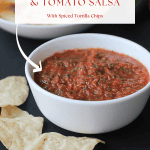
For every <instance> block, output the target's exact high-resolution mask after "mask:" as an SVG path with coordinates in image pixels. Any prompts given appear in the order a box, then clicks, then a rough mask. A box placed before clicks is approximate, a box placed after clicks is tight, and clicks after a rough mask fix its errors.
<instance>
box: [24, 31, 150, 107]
mask: <svg viewBox="0 0 150 150" xmlns="http://www.w3.org/2000/svg"><path fill="white" fill-rule="evenodd" d="M99 35H100V36H105V37H106V36H107V37H113V38H116V39H120V40H124V41H127V42H130V43H131V44H134V45H137V46H139V47H140V48H142V49H143V50H145V51H146V52H148V53H149V55H150V52H149V51H148V50H147V49H145V48H144V47H142V46H141V45H139V44H137V43H136V42H133V41H131V40H128V39H126V38H122V37H119V36H115V35H109V34H99V33H94V34H93V33H81V34H72V35H67V36H62V37H58V38H55V39H53V40H50V41H48V42H45V43H43V44H42V45H40V46H39V47H37V48H36V49H35V50H34V51H33V52H32V53H31V54H30V55H29V58H31V57H32V56H34V54H35V53H36V52H37V51H38V50H40V49H41V48H42V47H43V46H45V45H47V44H51V42H56V41H57V40H63V39H65V38H70V37H74V36H85V37H86V36H99ZM114 51H115V50H114ZM140 62H141V61H140ZM141 63H142V62H141ZM142 64H143V63H142ZM29 65H30V64H29V63H28V62H27V61H26V64H25V74H26V77H27V79H28V82H29V83H30V84H32V85H33V86H34V87H36V88H37V90H38V91H41V92H42V93H43V94H44V95H47V96H49V97H55V98H56V99H57V100H61V101H63V102H67V103H74V104H84V105H92V106H95V105H99V104H100V105H105V104H114V103H120V102H124V101H128V100H130V99H131V98H134V97H135V96H139V95H141V94H142V93H143V92H144V91H145V90H147V89H148V88H149V89H150V81H149V83H148V84H147V85H146V86H144V87H143V88H142V89H140V90H139V91H137V92H135V93H133V94H130V95H127V96H125V97H121V98H117V99H112V100H104V101H85V100H76V99H70V98H66V97H61V96H58V95H55V94H53V93H51V92H48V91H46V90H45V89H43V88H41V87H40V86H39V85H38V84H37V83H36V82H35V81H34V80H33V78H32V77H31V75H30V73H29ZM144 66H145V65H144ZM145 67H146V66H145ZM146 68H147V67H146ZM147 70H148V72H149V73H150V71H149V69H148V68H147ZM149 75H150V74H149Z"/></svg>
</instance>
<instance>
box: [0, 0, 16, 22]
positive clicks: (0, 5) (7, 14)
mask: <svg viewBox="0 0 150 150" xmlns="http://www.w3.org/2000/svg"><path fill="white" fill-rule="evenodd" d="M14 5H15V0H0V18H2V19H5V20H8V21H11V22H15V12H14V11H15V10H14V7H13V8H12V6H14Z"/></svg>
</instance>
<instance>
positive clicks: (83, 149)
mask: <svg viewBox="0 0 150 150" xmlns="http://www.w3.org/2000/svg"><path fill="white" fill-rule="evenodd" d="M99 142H102V143H104V142H103V141H101V140H99V139H94V138H88V137H81V138H77V137H66V136H63V135H61V134H59V133H55V132H51V133H44V134H42V135H41V136H40V137H39V138H38V139H36V140H35V141H34V142H33V144H32V145H30V146H29V147H27V148H26V149H25V150H93V149H94V147H95V145H96V144H98V143H99Z"/></svg>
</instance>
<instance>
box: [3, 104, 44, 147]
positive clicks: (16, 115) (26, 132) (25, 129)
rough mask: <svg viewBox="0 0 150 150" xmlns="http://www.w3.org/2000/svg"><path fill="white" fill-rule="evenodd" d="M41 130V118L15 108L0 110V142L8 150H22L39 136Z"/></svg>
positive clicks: (8, 107) (9, 107)
mask: <svg viewBox="0 0 150 150" xmlns="http://www.w3.org/2000/svg"><path fill="white" fill-rule="evenodd" d="M42 128H43V118H42V117H34V116H32V115H29V114H28V113H27V112H25V111H22V110H21V109H19V108H17V107H15V106H7V107H4V108H2V112H1V117H0V141H1V142H2V143H3V144H4V146H5V147H6V148H7V149H9V150H24V149H25V148H26V147H28V146H29V145H31V144H32V143H33V141H34V140H35V139H37V138H38V137H39V136H40V135H41V133H42Z"/></svg>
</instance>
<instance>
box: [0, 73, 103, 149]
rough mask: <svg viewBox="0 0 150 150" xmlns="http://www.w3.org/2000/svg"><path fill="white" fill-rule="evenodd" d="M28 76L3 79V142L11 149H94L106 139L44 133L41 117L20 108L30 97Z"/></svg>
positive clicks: (0, 89)
mask: <svg viewBox="0 0 150 150" xmlns="http://www.w3.org/2000/svg"><path fill="white" fill-rule="evenodd" d="M28 92H29V88H28V86H27V81H26V79H25V77H20V76H19V77H16V76H11V77H7V78H5V79H3V80H0V107H2V108H1V115H0V141H1V142H2V143H3V144H4V146H5V147H6V148H7V149H9V150H93V149H94V147H95V145H96V144H97V143H99V142H102V143H104V142H103V141H101V140H99V139H95V138H88V137H81V138H77V137H66V136H63V135H61V134H59V133H54V132H51V133H44V134H42V128H43V121H44V119H43V118H42V117H34V116H32V115H30V114H29V113H28V112H26V111H22V110H21V109H19V108H17V107H16V106H19V105H21V104H23V103H24V102H25V101H26V99H27V96H28Z"/></svg>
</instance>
